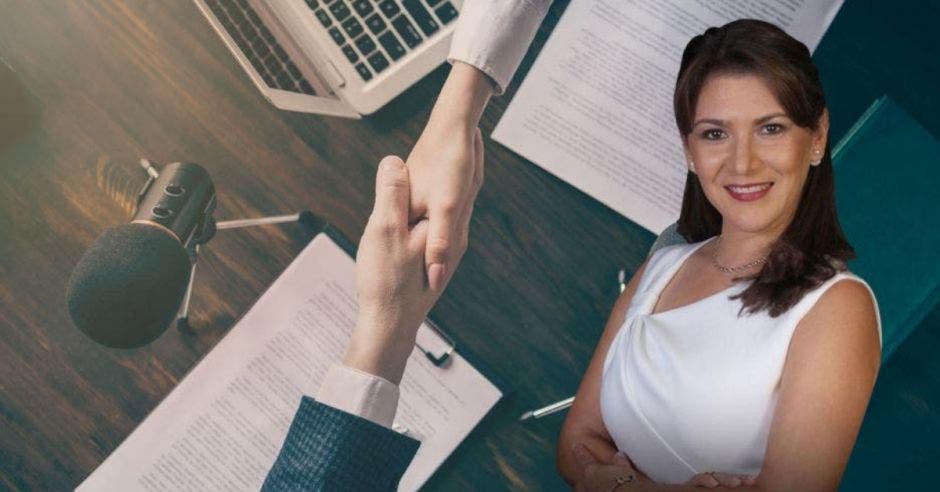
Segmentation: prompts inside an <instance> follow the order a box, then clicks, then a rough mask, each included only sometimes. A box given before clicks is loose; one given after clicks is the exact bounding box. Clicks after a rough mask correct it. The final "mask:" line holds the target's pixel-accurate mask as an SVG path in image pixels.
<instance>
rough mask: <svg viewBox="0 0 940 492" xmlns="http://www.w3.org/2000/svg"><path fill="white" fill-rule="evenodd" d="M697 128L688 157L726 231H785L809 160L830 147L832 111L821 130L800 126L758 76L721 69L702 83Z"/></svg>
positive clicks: (689, 139)
mask: <svg viewBox="0 0 940 492" xmlns="http://www.w3.org/2000/svg"><path fill="white" fill-rule="evenodd" d="M692 125H693V126H692V131H691V133H689V135H688V136H687V137H686V139H685V152H686V157H687V158H688V159H689V160H690V161H691V162H693V163H694V172H695V173H696V175H697V176H698V179H699V182H700V183H701V185H702V189H703V191H704V192H705V196H706V197H707V198H708V201H709V202H710V203H711V204H712V206H714V207H715V208H716V209H717V210H718V212H719V213H720V214H721V217H722V234H728V233H731V232H747V233H758V234H769V235H774V236H777V235H779V234H781V233H782V232H783V231H784V230H785V229H786V227H787V225H789V223H790V222H791V221H792V219H793V217H794V215H795V213H796V209H797V206H798V205H799V202H800V195H801V193H802V190H803V184H804V183H805V182H806V176H807V174H808V172H809V168H810V165H811V164H810V163H811V162H813V163H816V162H818V161H819V160H820V159H821V158H822V156H823V154H822V153H823V152H824V151H825V145H826V134H827V130H828V125H829V120H828V114H826V113H825V112H824V113H823V116H822V117H821V119H820V122H819V124H818V125H817V129H816V130H812V129H809V128H803V127H800V126H798V125H796V124H795V123H794V122H793V120H791V119H790V118H789V117H788V116H787V114H786V111H784V109H783V106H781V104H780V103H779V102H778V101H777V98H776V97H775V95H774V93H773V92H772V91H771V89H770V87H769V86H768V85H767V84H766V83H765V82H764V80H763V79H761V78H760V77H758V76H755V75H747V74H716V75H712V76H710V77H709V78H708V79H707V81H706V82H705V84H704V86H703V87H702V90H701V92H700V94H699V96H698V102H697V104H696V108H695V113H694V118H693V120H692ZM815 150H819V153H818V154H817V153H816V152H815Z"/></svg>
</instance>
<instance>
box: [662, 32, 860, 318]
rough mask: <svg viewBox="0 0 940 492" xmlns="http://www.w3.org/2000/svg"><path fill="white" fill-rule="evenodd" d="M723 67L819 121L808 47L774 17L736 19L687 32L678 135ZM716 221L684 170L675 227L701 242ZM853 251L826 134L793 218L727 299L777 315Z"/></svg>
mask: <svg viewBox="0 0 940 492" xmlns="http://www.w3.org/2000/svg"><path fill="white" fill-rule="evenodd" d="M729 73H731V74H748V75H756V76H758V77H761V78H762V79H763V80H764V82H765V83H766V84H767V85H768V87H769V88H770V89H771V91H772V92H773V93H774V95H775V96H776V98H777V101H778V102H779V103H780V105H782V106H783V108H784V110H785V111H786V113H787V116H788V117H789V118H790V119H791V120H793V122H794V123H795V124H797V125H799V126H801V127H803V128H808V129H811V130H816V129H817V128H818V126H819V123H820V118H821V117H822V115H823V112H824V111H825V109H826V100H825V97H824V95H823V89H822V84H821V83H820V81H819V74H818V73H817V71H816V66H815V65H813V61H812V58H811V57H810V53H809V50H808V49H807V48H806V46H805V45H804V44H803V43H801V42H799V41H797V40H796V39H794V38H792V37H791V36H790V35H788V34H787V33H785V32H783V30H781V29H780V28H778V27H777V26H775V25H773V24H770V23H767V22H763V21H759V20H753V19H741V20H737V21H734V22H731V23H728V24H725V25H724V26H722V27H712V28H709V29H708V30H706V31H705V33H703V34H700V35H698V36H696V37H694V38H692V40H691V41H689V44H688V45H686V47H685V51H684V52H683V53H682V64H681V65H680V68H679V77H678V80H677V81H676V91H675V94H674V98H673V106H674V110H675V114H676V124H677V125H678V127H679V133H680V134H681V135H682V138H683V141H685V139H687V138H688V136H689V134H690V133H691V131H692V123H693V119H694V117H695V107H696V103H697V102H698V97H699V94H700V93H701V91H702V87H703V86H704V85H705V82H706V81H707V80H708V77H710V76H712V75H715V74H729ZM827 140H828V139H827ZM721 220H722V219H721V214H719V213H718V210H716V209H715V207H713V206H712V204H711V203H710V202H709V201H708V199H707V198H706V197H705V193H704V191H703V190H702V186H701V184H700V183H699V181H698V178H697V177H696V176H695V174H693V173H692V172H689V173H688V175H687V176H686V181H685V194H684V195H683V198H682V212H681V213H680V215H679V223H678V232H679V233H680V234H682V236H683V237H685V239H686V240H687V241H689V242H699V241H703V240H705V239H708V238H710V237H712V236H715V235H718V234H720V233H721ZM854 257H855V252H854V250H853V249H852V246H851V245H849V243H848V241H847V240H846V239H845V235H844V234H843V233H842V228H841V227H840V226H839V219H838V216H837V214H836V202H835V184H834V180H833V174H832V157H831V154H830V149H829V145H828V141H827V145H826V150H825V153H824V154H823V159H822V162H821V163H820V164H819V165H818V166H811V167H810V169H809V175H808V176H807V178H806V183H805V184H804V186H803V193H802V195H801V196H800V203H799V205H798V206H797V210H796V215H795V216H794V218H793V221H792V222H791V223H790V224H789V226H788V227H787V229H786V230H785V231H784V232H783V234H781V236H780V237H779V238H778V239H777V241H776V242H775V243H774V244H773V245H772V246H771V249H770V252H769V254H768V257H767V262H766V263H765V264H764V266H763V267H762V268H761V270H760V271H759V272H758V273H757V274H755V275H753V276H750V277H744V278H740V279H736V280H753V283H752V284H751V285H750V286H749V287H748V288H747V289H745V290H744V292H742V293H740V294H738V295H737V296H735V297H734V299H738V298H740V299H741V300H742V302H743V306H742V308H741V309H742V312H744V311H746V312H749V313H756V312H760V311H762V310H764V309H766V310H768V312H769V314H770V316H772V317H776V316H779V315H780V314H782V313H783V312H785V311H786V310H787V309H789V308H790V307H792V306H793V305H794V304H796V303H797V302H799V300H800V299H801V298H802V297H803V294H805V293H806V292H807V291H809V290H811V289H813V288H815V287H817V286H819V285H820V284H822V283H823V282H825V281H826V280H828V279H829V278H831V277H832V276H833V275H835V274H836V273H837V272H838V271H839V270H841V269H844V268H845V262H846V261H847V260H849V259H851V258H854Z"/></svg>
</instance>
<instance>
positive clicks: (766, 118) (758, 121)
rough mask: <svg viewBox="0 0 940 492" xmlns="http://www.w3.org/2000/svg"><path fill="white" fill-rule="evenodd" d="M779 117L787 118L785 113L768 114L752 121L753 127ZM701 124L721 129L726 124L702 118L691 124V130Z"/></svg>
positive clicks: (713, 119)
mask: <svg viewBox="0 0 940 492" xmlns="http://www.w3.org/2000/svg"><path fill="white" fill-rule="evenodd" d="M780 116H783V117H785V118H786V117H787V114H786V113H772V114H768V115H766V116H761V117H760V118H757V119H755V120H754V124H755V125H760V124H761V123H766V122H767V121H770V120H772V119H774V118H777V117H780ZM703 123H708V124H712V125H715V126H721V127H724V126H727V122H726V121H725V120H719V119H716V118H702V119H700V120H698V121H696V122H695V123H693V124H692V128H695V127H696V126H698V125H701V124H703Z"/></svg>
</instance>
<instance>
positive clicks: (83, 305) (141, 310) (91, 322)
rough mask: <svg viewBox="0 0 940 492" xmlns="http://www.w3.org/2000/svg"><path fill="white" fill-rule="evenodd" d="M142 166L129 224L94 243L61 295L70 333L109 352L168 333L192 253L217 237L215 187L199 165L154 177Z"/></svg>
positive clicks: (171, 167) (186, 164) (181, 166)
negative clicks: (141, 179)
mask: <svg viewBox="0 0 940 492" xmlns="http://www.w3.org/2000/svg"><path fill="white" fill-rule="evenodd" d="M143 162H146V161H143ZM146 165H147V166H148V167H149V168H148V172H149V173H150V178H149V179H148V180H147V183H146V184H145V185H144V187H143V189H142V190H141V191H140V193H139V195H138V200H137V211H136V213H135V214H134V216H133V218H132V220H131V222H130V223H128V224H122V225H119V226H116V227H112V228H110V229H108V230H106V231H105V232H104V233H102V234H101V236H99V237H98V238H97V239H96V240H95V241H94V242H93V243H92V245H91V246H90V247H89V248H88V251H86V252H85V254H84V255H83V256H82V258H81V259H80V260H79V262H78V264H77V265H76V267H75V270H74V271H73V272H72V275H71V278H70V279H69V286H68V291H67V293H66V298H67V299H68V310H69V315H70V316H71V318H72V322H73V323H74V324H75V326H77V327H78V328H79V329H80V330H81V331H82V332H84V333H85V334H86V335H88V337H90V338H91V339H92V340H94V341H96V342H98V343H100V344H102V345H105V346H108V347H113V348H136V347H140V346H143V345H146V344H147V343H150V342H151V341H153V340H154V339H156V338H157V337H159V336H160V335H161V334H162V333H163V332H164V331H165V330H166V328H167V327H168V326H169V325H170V324H171V323H172V322H173V320H174V319H175V318H176V315H177V313H178V312H179V310H180V306H181V304H182V302H183V299H184V297H185V294H186V293H187V290H188V287H189V282H190V276H191V274H192V266H193V263H194V262H195V248H196V247H197V246H198V245H199V244H203V243H205V242H206V241H208V240H209V239H211V237H212V235H213V234H214V233H215V222H214V220H213V219H212V212H213V211H214V209H215V204H216V198H215V188H214V187H213V185H212V180H211V179H210V178H209V173H208V172H207V171H206V170H205V169H204V168H202V166H199V165H198V164H193V163H189V162H183V163H179V162H178V163H173V164H169V165H167V166H165V167H164V168H163V170H162V171H161V172H160V173H159V174H158V173H157V172H156V170H155V169H153V167H152V166H149V163H147V164H146Z"/></svg>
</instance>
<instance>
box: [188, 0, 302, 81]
mask: <svg viewBox="0 0 940 492" xmlns="http://www.w3.org/2000/svg"><path fill="white" fill-rule="evenodd" d="M205 2H206V5H208V6H209V9H211V10H212V13H213V14H215V16H216V18H218V19H219V22H221V23H222V26H223V27H225V30H226V31H228V33H229V35H230V36H231V37H232V39H233V40H234V41H235V44H237V45H238V47H239V48H240V49H241V50H242V53H244V54H245V57H246V58H248V61H249V62H251V66H252V67H254V69H255V71H256V72H258V75H260V76H261V78H262V79H263V80H264V83H265V84H267V85H268V87H273V88H275V89H281V90H285V91H291V92H302V93H304V94H309V95H311V96H315V95H317V93H316V91H315V90H314V89H313V86H311V85H310V82H309V81H307V79H305V78H304V76H303V74H301V73H300V70H299V69H298V68H297V65H295V64H294V62H293V61H291V59H290V57H289V56H288V55H287V52H286V51H284V48H283V47H281V45H280V44H278V42H277V40H276V39H275V38H274V35H273V34H271V31H270V30H269V29H268V28H267V27H265V25H264V24H263V23H262V22H261V18H260V17H258V14H257V13H256V12H255V11H254V9H252V8H251V6H250V5H248V2H247V1H246V0H205Z"/></svg>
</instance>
